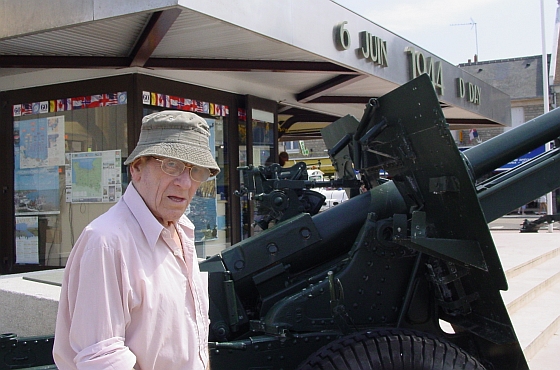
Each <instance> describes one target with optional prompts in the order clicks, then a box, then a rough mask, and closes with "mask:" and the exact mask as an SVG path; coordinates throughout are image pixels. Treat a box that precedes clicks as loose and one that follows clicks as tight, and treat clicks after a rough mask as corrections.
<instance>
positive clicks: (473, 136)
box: [469, 128, 478, 141]
mask: <svg viewBox="0 0 560 370" xmlns="http://www.w3.org/2000/svg"><path fill="white" fill-rule="evenodd" d="M469 138H470V139H471V141H473V140H474V139H476V138H478V132H476V129H475V128H473V129H471V130H470V131H469Z"/></svg>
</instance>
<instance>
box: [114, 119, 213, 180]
mask: <svg viewBox="0 0 560 370" xmlns="http://www.w3.org/2000/svg"><path fill="white" fill-rule="evenodd" d="M209 138H210V128H209V127H208V124H207V123H206V120H204V118H202V117H200V116H198V115H196V114H194V113H191V112H182V111H172V110H165V111H161V112H156V113H152V114H149V115H147V116H145V117H144V118H143V119H142V128H141V129H140V138H139V139H138V144H137V145H136V148H134V150H133V151H132V153H130V155H129V156H128V158H127V160H126V161H125V162H124V164H125V165H128V164H130V163H132V162H134V161H135V160H136V158H139V157H145V156H158V157H166V158H173V159H178V160H180V161H183V162H187V163H191V164H194V165H196V166H200V167H205V168H208V169H209V170H210V172H211V174H212V176H215V175H217V174H218V173H219V172H220V168H219V167H218V164H217V163H216V160H215V159H214V156H213V155H212V152H211V151H210V147H209Z"/></svg>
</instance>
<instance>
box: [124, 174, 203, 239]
mask: <svg viewBox="0 0 560 370" xmlns="http://www.w3.org/2000/svg"><path fill="white" fill-rule="evenodd" d="M123 201H124V202H125V203H126V205H127V206H128V208H129V209H130V211H131V212H132V214H133V215H134V218H136V221H137V222H138V224H139V225H140V228H141V229H142V232H143V233H144V236H145V238H146V240H147V241H148V244H149V245H150V247H152V248H153V247H154V246H155V244H156V242H157V240H158V238H159V235H160V234H161V232H162V231H163V230H164V227H163V225H162V224H161V223H160V222H159V221H158V220H157V219H156V218H155V217H154V215H153V214H152V212H151V211H150V209H149V208H148V206H146V203H145V202H144V199H142V197H141V196H140V194H138V191H137V190H136V188H135V187H134V184H133V183H132V182H131V183H130V184H129V186H128V187H127V188H126V191H125V192H124V194H123ZM178 225H179V226H181V228H182V229H183V230H184V231H185V233H186V234H187V236H189V237H191V238H194V224H193V223H192V221H191V220H189V219H188V218H187V217H186V216H185V215H182V216H181V218H180V219H179V221H178Z"/></svg>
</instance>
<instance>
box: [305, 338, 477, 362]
mask: <svg viewBox="0 0 560 370" xmlns="http://www.w3.org/2000/svg"><path fill="white" fill-rule="evenodd" d="M355 369H360V370H369V369H372V370H373V369H375V370H392V369H402V370H428V369H429V370H467V369H468V370H484V366H482V364H480V362H478V361H477V360H476V359H475V358H474V357H472V356H470V355H469V354H467V353H466V352H465V351H463V350H462V349H461V348H459V347H457V346H456V345H454V344H452V343H449V342H447V341H444V340H442V339H440V338H436V337H434V336H432V335H429V334H426V333H419V332H413V331H408V330H396V329H395V330H390V329H387V330H375V331H364V332H360V333H354V334H351V335H348V336H346V337H343V338H341V339H339V340H336V341H334V342H331V343H329V344H328V345H326V346H325V347H323V348H321V349H320V350H318V351H317V352H315V353H314V354H312V355H311V356H310V357H309V358H308V359H307V360H306V361H305V362H304V363H303V364H302V365H301V366H300V367H299V370H355Z"/></svg>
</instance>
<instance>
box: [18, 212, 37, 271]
mask: <svg viewBox="0 0 560 370" xmlns="http://www.w3.org/2000/svg"><path fill="white" fill-rule="evenodd" d="M16 263H19V264H38V263H39V217H37V216H30V217H16Z"/></svg>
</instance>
